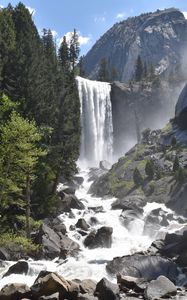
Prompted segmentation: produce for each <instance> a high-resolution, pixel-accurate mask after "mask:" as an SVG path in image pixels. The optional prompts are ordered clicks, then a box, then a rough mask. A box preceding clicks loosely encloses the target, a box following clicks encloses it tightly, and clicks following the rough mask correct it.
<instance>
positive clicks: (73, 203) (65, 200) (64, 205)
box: [58, 192, 85, 214]
mask: <svg viewBox="0 0 187 300" xmlns="http://www.w3.org/2000/svg"><path fill="white" fill-rule="evenodd" d="M60 197H61V201H60V203H59V207H58V213H59V214H60V213H64V212H70V211H71V209H72V208H75V209H80V210H82V209H84V208H85V206H84V204H83V203H82V202H81V201H79V200H78V199H77V197H76V196H75V195H71V194H69V195H68V194H66V193H64V192H60Z"/></svg>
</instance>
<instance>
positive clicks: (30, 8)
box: [26, 6, 36, 16]
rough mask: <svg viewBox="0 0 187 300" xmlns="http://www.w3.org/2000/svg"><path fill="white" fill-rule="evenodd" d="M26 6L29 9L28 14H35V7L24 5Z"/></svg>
mask: <svg viewBox="0 0 187 300" xmlns="http://www.w3.org/2000/svg"><path fill="white" fill-rule="evenodd" d="M26 8H27V9H28V10H29V12H30V14H31V15H32V16H34V15H35V13H36V9H35V8H33V7H30V6H26Z"/></svg>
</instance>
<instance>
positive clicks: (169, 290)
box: [145, 276, 177, 300]
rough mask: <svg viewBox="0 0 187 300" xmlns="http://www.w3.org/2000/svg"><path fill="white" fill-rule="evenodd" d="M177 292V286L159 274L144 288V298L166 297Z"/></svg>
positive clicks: (150, 299) (153, 299) (148, 299)
mask: <svg viewBox="0 0 187 300" xmlns="http://www.w3.org/2000/svg"><path fill="white" fill-rule="evenodd" d="M176 294H177V288H176V286H175V285H174V284H173V282H171V281H170V280H169V279H168V278H166V277H165V276H159V277H158V278H157V279H156V280H153V281H151V282H150V283H149V284H148V286H147V288H146V290H145V299H147V300H157V299H160V298H168V297H170V296H174V295H176Z"/></svg>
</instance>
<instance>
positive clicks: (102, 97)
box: [76, 77, 113, 166]
mask: <svg viewBox="0 0 187 300" xmlns="http://www.w3.org/2000/svg"><path fill="white" fill-rule="evenodd" d="M76 80H77V86H78V91H79V98H80V104H81V127H82V135H81V151H80V160H81V161H86V162H87V163H88V165H89V166H91V165H97V164H98V162H99V161H101V160H107V161H110V162H111V161H112V154H113V124H112V106H111V100H110V92H111V86H110V84H109V83H107V82H99V81H92V80H88V79H84V78H82V77H77V78H76Z"/></svg>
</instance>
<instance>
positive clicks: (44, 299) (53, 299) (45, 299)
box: [39, 293, 60, 300]
mask: <svg viewBox="0 0 187 300" xmlns="http://www.w3.org/2000/svg"><path fill="white" fill-rule="evenodd" d="M39 300H60V298H59V293H54V294H52V295H49V296H41V297H40V298H39Z"/></svg>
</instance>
